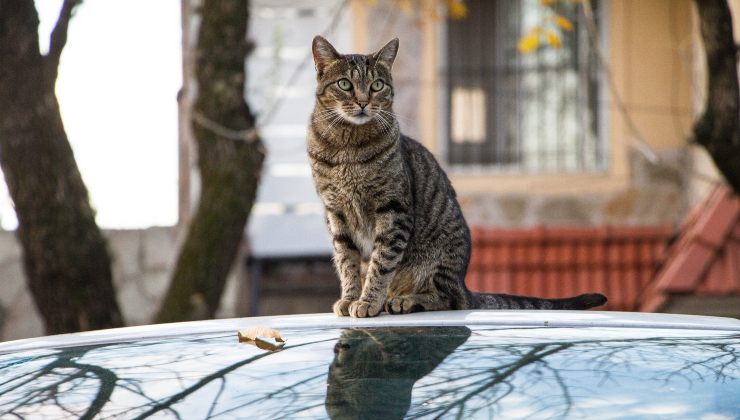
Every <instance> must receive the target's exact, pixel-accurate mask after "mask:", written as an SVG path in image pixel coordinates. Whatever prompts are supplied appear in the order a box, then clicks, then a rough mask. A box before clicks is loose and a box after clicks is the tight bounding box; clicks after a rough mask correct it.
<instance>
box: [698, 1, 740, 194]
mask: <svg viewBox="0 0 740 420" xmlns="http://www.w3.org/2000/svg"><path fill="white" fill-rule="evenodd" d="M695 3H696V7H697V9H698V11H699V20H700V25H701V37H702V40H703V41H704V50H705V52H706V58H707V75H708V78H707V103H706V107H705V110H704V114H703V115H702V116H701V118H700V119H699V120H698V121H697V122H696V125H695V126H694V136H695V137H696V141H697V142H699V144H701V145H702V146H704V147H705V148H706V149H707V151H708V152H709V154H710V156H712V159H713V160H714V163H715V164H716V165H717V168H718V169H719V170H720V172H722V175H724V177H725V179H726V180H727V182H728V183H729V184H730V185H731V186H732V189H733V190H735V193H736V194H740V104H739V102H740V88H738V72H737V60H738V47H737V46H736V45H735V40H734V38H733V35H732V14H731V13H730V8H729V5H728V4H727V0H695Z"/></svg>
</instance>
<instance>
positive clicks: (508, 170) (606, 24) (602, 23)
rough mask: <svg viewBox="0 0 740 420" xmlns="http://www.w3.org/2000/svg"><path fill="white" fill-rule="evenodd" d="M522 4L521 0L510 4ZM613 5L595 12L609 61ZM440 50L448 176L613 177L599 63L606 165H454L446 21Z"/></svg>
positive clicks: (600, 143) (441, 129) (441, 145)
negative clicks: (580, 166) (452, 158)
mask: <svg viewBox="0 0 740 420" xmlns="http://www.w3.org/2000/svg"><path fill="white" fill-rule="evenodd" d="M509 1H519V0H509ZM609 7H610V5H609V1H605V0H602V1H599V7H598V8H597V9H596V10H595V11H594V12H595V13H596V18H597V19H598V22H599V26H598V28H597V29H598V32H599V38H600V39H599V41H600V49H601V54H602V56H603V57H605V58H606V59H607V60H608V59H609V57H610V55H609V53H610V49H609V43H608V40H609V36H610V32H609V31H610V21H609V20H608V18H609V16H610V13H609ZM436 32H437V34H436V37H437V43H436V44H437V48H436V55H437V57H438V60H437V67H438V68H437V72H438V74H439V78H438V86H437V92H438V94H437V103H438V104H439V106H438V110H439V112H438V118H437V127H436V128H437V130H438V131H437V133H438V134H437V136H436V137H437V142H436V143H437V145H436V146H437V151H438V153H439V156H440V160H441V163H443V165H444V167H445V169H446V170H447V172H448V173H449V174H450V175H451V176H453V177H455V176H488V175H496V176H507V175H508V176H525V177H526V176H533V177H539V176H552V175H568V176H572V177H579V176H588V177H594V176H597V177H603V176H607V175H609V174H610V173H611V171H612V168H613V164H614V162H613V159H614V153H615V150H614V145H613V144H612V139H611V136H610V130H611V128H612V127H611V124H610V123H611V121H610V118H609V115H610V112H609V108H610V105H609V104H610V95H609V89H608V86H607V81H606V80H605V75H604V74H603V70H602V69H601V68H600V67H599V66H600V64H599V63H597V64H596V65H597V74H598V86H597V95H598V98H597V104H598V109H597V110H596V112H595V113H594V115H595V116H596V117H597V118H598V127H597V133H596V142H597V144H596V146H597V147H600V148H601V153H602V161H601V162H599V163H598V164H596V165H594V166H593V167H592V168H576V169H573V170H567V169H562V168H557V169H551V168H546V167H542V166H540V167H536V168H535V167H527V166H526V165H524V164H522V163H520V162H516V163H511V164H502V163H451V162H450V141H451V140H450V133H451V131H450V124H451V112H452V109H451V102H450V101H451V98H450V94H451V89H450V76H449V73H448V72H449V67H448V60H447V57H448V50H447V48H448V42H449V34H448V21H447V20H442V21H441V22H440V24H439V25H437V30H436Z"/></svg>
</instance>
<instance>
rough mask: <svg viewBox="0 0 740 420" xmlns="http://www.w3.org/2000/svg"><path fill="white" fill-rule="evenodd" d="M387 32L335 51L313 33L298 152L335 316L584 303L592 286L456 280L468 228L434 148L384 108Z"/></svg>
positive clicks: (466, 251)
mask: <svg viewBox="0 0 740 420" xmlns="http://www.w3.org/2000/svg"><path fill="white" fill-rule="evenodd" d="M398 45H399V42H398V39H393V40H392V41H390V42H389V43H388V44H386V45H385V46H384V47H383V48H381V49H380V50H379V51H377V52H375V53H373V54H369V55H362V54H347V55H342V54H339V53H338V52H337V50H336V49H335V48H334V47H333V46H332V45H331V44H330V43H329V41H327V40H326V39H324V38H322V37H321V36H317V37H315V38H314V40H313V44H312V53H313V58H314V63H315V65H316V78H317V81H318V85H317V88H316V103H315V107H314V110H313V113H312V115H311V119H310V124H309V129H308V139H307V149H308V150H307V151H308V156H309V162H310V165H311V172H312V176H313V180H314V183H315V186H316V191H317V193H318V195H319V197H320V198H321V201H322V202H323V204H324V207H325V209H326V223H327V226H328V229H329V232H330V234H331V237H332V243H333V248H334V264H335V267H336V269H337V273H338V275H339V278H340V281H341V297H340V299H339V300H338V301H337V302H336V303H335V304H334V306H333V310H334V313H336V314H337V315H339V316H347V315H350V316H352V317H356V318H365V317H372V316H376V315H378V314H379V313H380V312H381V311H383V310H384V309H385V311H387V312H388V313H390V314H405V313H411V312H418V311H435V310H451V309H588V308H592V307H595V306H600V305H603V304H604V303H605V302H606V297H605V296H604V295H601V294H598V293H590V294H583V295H578V296H575V297H570V298H564V299H541V298H534V297H525V296H512V295H505V294H487V293H473V292H470V291H469V290H468V289H467V288H466V287H465V281H464V279H465V273H466V271H467V267H468V263H469V261H470V250H471V243H470V231H469V229H468V226H467V224H466V222H465V219H464V218H463V214H462V212H461V210H460V205H459V204H458V202H457V198H456V194H455V191H454V190H453V188H452V185H451V183H450V181H449V179H448V178H447V175H446V174H445V172H444V171H443V170H442V168H441V167H440V166H439V164H438V163H437V161H436V160H435V158H434V156H433V155H432V154H431V152H429V151H428V150H427V149H426V148H425V147H424V146H422V145H421V144H420V143H418V142H417V141H415V140H413V139H411V138H409V137H407V136H405V135H403V134H402V133H401V132H400V129H399V125H398V121H397V119H396V117H395V114H394V113H393V109H392V105H393V91H394V90H393V89H394V87H393V78H392V77H391V68H392V66H393V62H394V60H395V58H396V53H397V51H398Z"/></svg>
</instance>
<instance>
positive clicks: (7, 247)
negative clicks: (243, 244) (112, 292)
mask: <svg viewBox="0 0 740 420" xmlns="http://www.w3.org/2000/svg"><path fill="white" fill-rule="evenodd" d="M105 235H106V237H107V238H108V244H109V247H110V250H111V254H112V256H113V277H114V282H115V286H116V290H117V293H118V295H117V297H118V304H119V305H120V306H121V310H122V311H123V315H124V319H125V320H126V324H127V325H142V324H148V323H149V322H150V320H151V319H152V317H153V316H154V314H155V312H156V310H157V308H158V306H159V301H160V299H161V297H162V294H163V293H164V291H165V290H166V288H167V284H168V281H169V276H170V270H171V268H172V265H173V264H174V258H175V257H176V252H177V249H178V239H179V238H178V230H177V229H176V228H174V227H156V228H150V229H144V230H110V231H106V232H105ZM238 261H240V262H241V261H244V259H243V258H242V257H240V258H239V260H238ZM243 265H244V264H236V266H235V268H234V269H233V270H232V273H231V275H230V277H229V280H228V283H227V286H226V291H225V293H224V298H223V300H222V302H221V309H220V311H219V313H218V317H233V316H236V315H241V313H240V312H239V311H237V306H238V305H237V296H238V293H237V289H238V287H239V285H240V282H239V281H238V279H243V275H244V273H243ZM40 335H44V329H43V324H42V321H41V318H40V317H39V314H38V312H37V311H36V307H35V306H34V303H33V299H32V298H31V295H30V293H29V291H28V288H27V287H26V282H25V278H24V274H23V267H22V262H21V252H20V247H19V245H18V243H17V241H16V239H15V233H14V232H7V231H2V232H0V341H7V340H14V339H19V338H26V337H35V336H40Z"/></svg>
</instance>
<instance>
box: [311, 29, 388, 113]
mask: <svg viewBox="0 0 740 420" xmlns="http://www.w3.org/2000/svg"><path fill="white" fill-rule="evenodd" d="M312 52H313V59H314V63H315V64H316V79H317V81H318V87H317V89H316V96H317V98H318V99H319V100H320V103H321V104H322V105H323V106H324V107H325V108H326V109H325V111H326V112H327V114H328V117H329V119H331V117H336V118H341V119H343V120H344V121H347V122H349V123H352V124H355V125H362V124H366V123H368V122H370V121H373V120H375V119H383V118H384V111H385V112H391V108H392V105H393V79H392V78H391V68H392V66H393V60H394V59H395V58H396V52H398V38H396V39H393V40H392V41H390V42H389V43H387V44H386V45H385V46H384V47H383V48H381V49H380V50H379V51H377V52H375V53H373V54H368V55H363V54H339V53H338V52H337V50H336V49H335V48H334V47H333V46H332V45H331V44H330V43H329V41H327V40H326V39H324V38H322V37H321V36H317V37H315V38H314V39H313V45H312Z"/></svg>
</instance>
